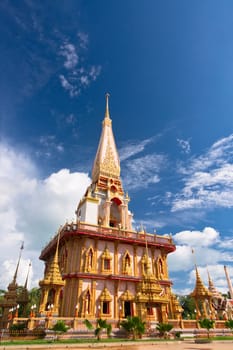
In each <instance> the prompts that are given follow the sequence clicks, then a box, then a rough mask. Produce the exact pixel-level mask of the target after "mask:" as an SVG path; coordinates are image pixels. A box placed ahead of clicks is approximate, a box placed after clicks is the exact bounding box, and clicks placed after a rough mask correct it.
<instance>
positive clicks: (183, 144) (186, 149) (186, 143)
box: [177, 139, 191, 154]
mask: <svg viewBox="0 0 233 350" xmlns="http://www.w3.org/2000/svg"><path fill="white" fill-rule="evenodd" d="M177 142H178V145H179V146H180V148H181V149H182V152H183V153H186V154H188V153H190V151H191V147H190V140H182V139H177Z"/></svg>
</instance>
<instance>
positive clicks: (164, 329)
mask: <svg viewBox="0 0 233 350" xmlns="http://www.w3.org/2000/svg"><path fill="white" fill-rule="evenodd" d="M172 328H173V325H172V324H170V323H162V322H160V323H158V324H157V326H156V329H157V331H159V336H160V337H164V338H165V339H166V338H168V334H169V332H170V331H171V330H172Z"/></svg>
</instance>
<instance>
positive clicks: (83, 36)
mask: <svg viewBox="0 0 233 350" xmlns="http://www.w3.org/2000/svg"><path fill="white" fill-rule="evenodd" d="M77 35H78V38H79V40H80V42H79V45H80V47H81V48H82V49H87V47H88V43H89V38H88V34H87V33H84V32H78V34H77Z"/></svg>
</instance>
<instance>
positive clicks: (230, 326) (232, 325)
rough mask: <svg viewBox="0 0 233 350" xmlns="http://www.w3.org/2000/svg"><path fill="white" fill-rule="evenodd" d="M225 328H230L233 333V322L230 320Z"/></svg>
mask: <svg viewBox="0 0 233 350" xmlns="http://www.w3.org/2000/svg"><path fill="white" fill-rule="evenodd" d="M225 326H226V327H227V328H230V330H231V331H232V332H233V320H228V321H226V322H225Z"/></svg>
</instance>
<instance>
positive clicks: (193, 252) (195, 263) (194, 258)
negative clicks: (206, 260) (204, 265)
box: [191, 248, 197, 269]
mask: <svg viewBox="0 0 233 350" xmlns="http://www.w3.org/2000/svg"><path fill="white" fill-rule="evenodd" d="M191 251H192V255H193V261H194V265H195V269H197V261H196V255H195V251H194V249H193V248H191Z"/></svg>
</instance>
